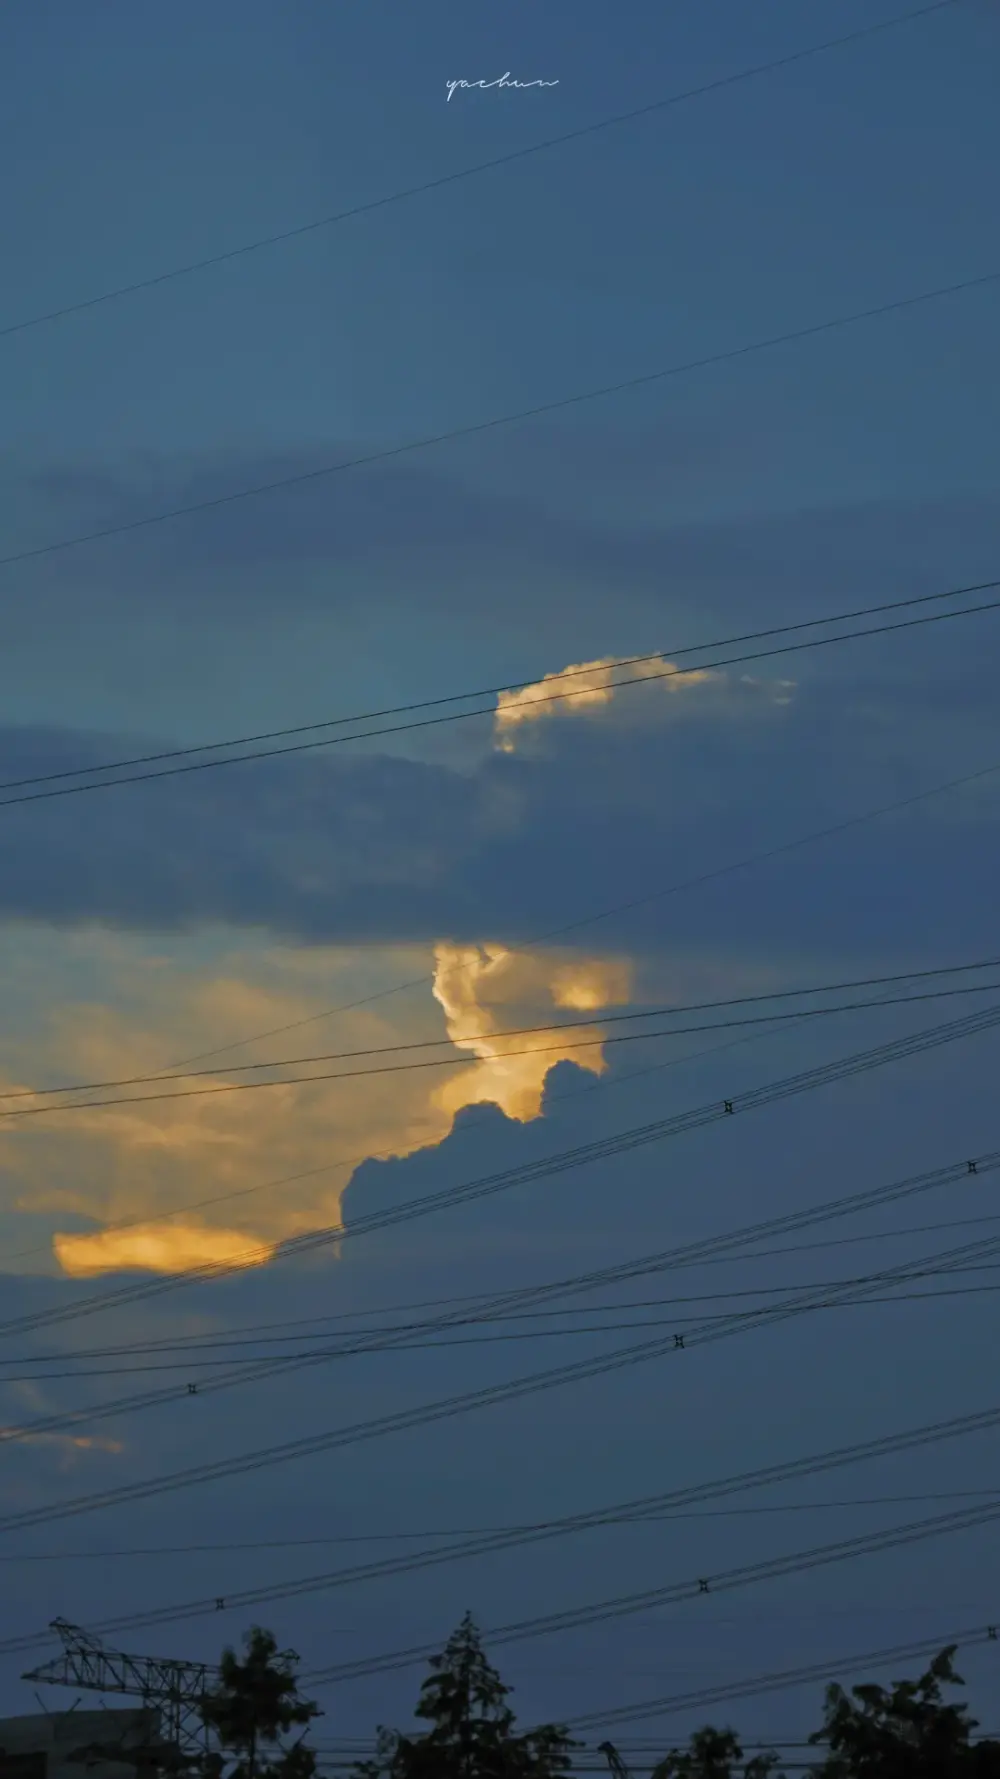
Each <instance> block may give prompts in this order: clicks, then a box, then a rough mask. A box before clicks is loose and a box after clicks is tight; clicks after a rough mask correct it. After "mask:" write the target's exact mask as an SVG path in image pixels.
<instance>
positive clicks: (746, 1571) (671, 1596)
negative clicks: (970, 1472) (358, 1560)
mask: <svg viewBox="0 0 1000 1779" xmlns="http://www.w3.org/2000/svg"><path fill="white" fill-rule="evenodd" d="M997 1519H1000V1502H993V1503H990V1504H988V1505H985V1506H982V1507H969V1508H961V1509H957V1510H955V1511H954V1512H953V1513H950V1514H937V1515H934V1516H933V1517H931V1518H928V1519H923V1520H914V1521H911V1522H910V1523H909V1524H907V1525H903V1526H895V1527H892V1528H891V1529H887V1530H883V1531H880V1532H868V1533H864V1534H862V1535H861V1536H860V1537H856V1538H841V1539H838V1540H837V1541H836V1542H835V1543H831V1544H821V1545H813V1546H812V1547H811V1548H810V1549H808V1550H804V1551H796V1552H795V1553H793V1554H792V1555H790V1556H785V1557H772V1558H770V1559H768V1560H767V1561H765V1562H762V1563H746V1564H742V1565H740V1566H739V1567H738V1568H732V1569H725V1570H722V1571H721V1572H720V1573H718V1574H715V1575H710V1576H707V1577H701V1578H699V1579H696V1580H692V1581H682V1582H668V1583H666V1584H665V1585H661V1586H659V1587H655V1588H645V1589H643V1590H642V1592H640V1593H632V1594H621V1595H618V1596H617V1597H616V1598H614V1599H610V1600H600V1601H596V1602H595V1603H594V1604H593V1605H591V1606H578V1607H571V1608H569V1609H568V1610H567V1611H564V1612H552V1613H546V1614H544V1615H539V1616H537V1617H534V1618H527V1619H522V1620H520V1621H519V1622H517V1623H515V1624H510V1625H500V1626H498V1627H497V1628H496V1629H491V1630H489V1631H487V1632H486V1633H485V1635H486V1637H487V1638H488V1639H489V1642H490V1645H491V1646H495V1645H497V1644H501V1643H517V1642H522V1641H523V1640H524V1639H526V1638H531V1637H544V1636H550V1635H552V1634H553V1633H555V1632H559V1631H568V1630H575V1629H577V1628H579V1627H581V1626H583V1625H593V1624H604V1623H607V1622H608V1620H610V1619H613V1618H625V1617H628V1616H630V1615H631V1614H632V1613H635V1612H641V1611H643V1610H644V1609H645V1608H647V1607H650V1606H666V1605H671V1604H674V1603H678V1602H680V1601H687V1600H695V1599H698V1598H700V1597H702V1596H704V1595H712V1594H720V1593H728V1592H731V1591H732V1590H733V1589H736V1588H742V1587H749V1586H753V1585H755V1584H756V1583H757V1582H759V1581H770V1580H775V1579H778V1578H781V1577H783V1576H786V1575H800V1574H803V1573H804V1572H806V1571H809V1570H812V1569H818V1568H822V1567H825V1566H826V1565H827V1564H830V1563H839V1562H844V1561H846V1560H848V1559H850V1558H851V1557H859V1556H875V1555H879V1554H880V1553H881V1552H882V1551H886V1550H898V1549H899V1548H900V1547H902V1546H905V1545H909V1544H919V1543H922V1542H923V1541H924V1540H925V1539H927V1538H937V1537H941V1536H942V1535H943V1534H945V1533H948V1532H962V1531H968V1530H972V1529H974V1528H976V1527H979V1526H986V1525H990V1524H992V1523H993V1522H994V1521H995V1520H997ZM437 1653H438V1649H437V1645H436V1644H420V1645H418V1646H416V1647H413V1648H410V1649H400V1650H393V1651H391V1652H388V1653H387V1654H385V1655H382V1656H372V1657H370V1658H369V1659H368V1660H362V1661H352V1662H338V1663H335V1664H333V1665H332V1666H331V1667H329V1668H322V1669H316V1670H313V1671H312V1672H311V1673H309V1674H307V1675H305V1676H304V1677H303V1678H304V1679H306V1680H308V1681H311V1682H316V1681H329V1680H336V1681H343V1680H354V1679H360V1678H361V1677H362V1676H367V1675H371V1674H387V1673H391V1672H394V1671H395V1670H397V1669H400V1668H409V1667H412V1666H413V1664H414V1663H416V1662H422V1661H426V1660H429V1659H430V1658H431V1657H432V1656H435V1655H437Z"/></svg>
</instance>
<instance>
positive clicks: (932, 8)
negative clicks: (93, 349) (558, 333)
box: [0, 0, 957, 339]
mask: <svg viewBox="0 0 1000 1779" xmlns="http://www.w3.org/2000/svg"><path fill="white" fill-rule="evenodd" d="M956 3H957V0H934V3H933V4H931V5H924V6H918V7H914V8H911V9H910V10H909V11H908V12H903V13H897V14H896V15H895V16H894V17H893V18H890V19H882V20H881V21H880V22H879V23H878V24H875V25H865V26H863V27H862V28H861V29H860V30H857V31H848V32H845V33H844V34H843V35H841V36H839V37H831V38H827V39H826V40H825V41H824V42H822V43H814V44H810V45H808V46H807V47H806V48H805V49H799V50H793V51H791V52H790V53H789V54H787V55H783V56H775V57H772V58H771V60H769V61H767V62H757V63H755V64H754V65H753V66H752V67H750V68H741V69H739V70H738V71H737V72H736V73H733V74H724V75H721V76H719V77H717V78H716V79H715V80H709V81H703V82H702V83H701V84H700V85H698V86H693V87H686V88H684V89H683V90H682V91H680V92H677V93H670V94H668V95H667V96H666V97H665V98H662V99H654V100H652V101H651V102H650V103H649V104H646V105H638V106H635V107H633V108H632V109H631V110H629V111H619V112H617V113H615V114H614V116H612V117H605V118H600V119H599V120H598V121H597V122H596V123H592V124H584V125H583V126H582V127H580V128H578V129H574V130H564V131H562V132H561V133H560V134H559V135H558V136H548V137H546V138H545V139H544V140H543V141H541V142H535V143H532V144H530V146H528V147H526V148H514V149H510V150H508V152H507V153H505V154H501V155H496V156H494V157H493V158H492V159H491V160H487V161H478V162H476V163H475V164H474V165H473V166H471V167H463V168H461V169H460V170H459V171H457V172H454V173H444V174H441V175H439V176H438V177H437V178H435V179H426V180H424V181H422V182H421V184H419V185H411V186H406V187H404V188H403V190H401V191H396V192H390V193H388V194H386V195H384V196H383V197H381V198H372V199H370V200H369V201H368V202H367V203H364V204H354V205H352V206H351V207H350V208H349V209H347V210H338V211H334V212H333V213H332V214H330V215H328V216H320V217H317V218H315V219H314V220H313V221H312V222H306V223H300V224H299V225H298V226H297V227H295V228H290V229H281V230H280V231H279V232H278V233H276V234H271V235H262V236H259V237H258V238H257V239H256V240H254V241H247V242H244V243H243V245H242V246H241V247H230V248H228V249H226V250H224V251H223V252H220V253H213V254H209V255H208V256H207V257H205V258H204V259H198V260H191V261H189V262H188V263H187V264H186V265H182V266H174V267H172V268H171V269H170V270H168V271H166V272H157V273H155V274H154V275H153V276H152V277H150V278H140V279H137V280H135V281H134V282H133V283H131V284H121V285H118V286H117V287H116V288H114V289H112V290H106V291H103V292H102V293H101V294H100V295H99V296H96V297H85V298H84V299H83V300H82V301H79V302H75V303H64V304H62V305H61V306H60V307H59V308H58V309H50V310H48V311H47V312H46V313H45V314H42V315H33V316H29V317H28V318H27V319H26V320H24V321H14V322H10V323H8V325H7V326H6V327H2V328H0V339H2V338H5V337H6V336H8V335H10V334H18V333H24V332H26V331H27V330H28V329H29V328H36V327H43V326H45V325H46V324H47V323H50V322H53V321H61V320H63V319H64V318H65V317H66V316H68V315H78V314H81V313H82V312H83V311H85V310H87V309H96V308H99V307H100V306H101V305H103V304H104V303H110V302H114V301H116V300H118V299H119V298H121V297H127V296H134V295H135V294H136V293H137V292H139V291H142V290H153V289H155V288H156V287H157V286H159V285H162V284H168V283H172V282H173V281H175V280H176V279H178V278H187V277H190V276H191V275H192V273H195V272H204V271H207V270H208V269H209V268H210V267H212V266H221V265H226V264H229V263H231V262H232V261H233V260H237V259H244V258H246V257H247V256H248V255H249V254H251V253H259V252H260V251H261V249H263V248H266V247H277V246H280V245H283V244H284V243H285V242H287V241H295V240H301V239H302V238H303V237H304V236H306V235H311V234H315V233H317V232H318V231H319V230H320V229H327V228H332V227H333V226H334V225H335V224H337V223H341V222H348V221H350V220H351V219H352V218H354V217H358V216H367V215H369V214H370V213H371V212H372V211H374V210H385V209H387V208H388V207H389V206H390V205H392V204H400V203H403V202H404V200H406V199H407V198H415V197H419V196H422V195H423V194H424V193H426V192H432V191H439V190H441V189H442V188H443V187H445V186H449V185H456V184H458V183H459V182H460V181H462V180H465V179H472V178H474V177H475V176H476V175H478V174H480V173H486V172H490V171H492V170H493V169H495V168H497V167H505V166H509V165H510V164H511V163H513V162H515V161H521V160H525V159H527V158H528V157H529V156H530V155H535V154H542V153H544V152H545V151H546V150H548V149H550V148H558V147H562V146H563V145H564V144H565V143H567V142H578V141H581V140H582V139H583V138H585V137H588V136H595V135H597V134H598V133H599V132H600V131H603V130H610V129H614V128H616V127H617V126H619V125H621V124H626V123H633V122H634V121H635V120H636V119H637V118H640V117H651V116H653V115H654V114H655V113H656V112H658V111H666V110H668V109H669V108H670V107H672V106H674V105H680V104H683V103H684V102H685V101H687V100H689V99H697V98H702V97H704V96H705V95H706V94H708V93H715V92H721V91H723V90H724V89H725V88H727V87H731V86H736V85H738V84H739V83H740V82H742V81H746V80H752V79H755V78H757V77H758V76H760V75H762V74H772V73H775V72H777V71H778V70H779V69H782V68H789V67H792V66H793V65H794V64H795V63H797V62H803V61H807V60H809V59H810V58H811V57H813V56H818V55H822V54H823V53H825V52H826V51H827V50H831V49H842V48H846V47H847V46H848V45H849V44H853V43H860V42H861V41H863V39H865V38H867V37H874V36H876V35H877V34H879V33H881V32H884V31H891V30H893V29H895V28H896V27H897V26H899V25H905V24H909V23H911V22H912V21H914V20H916V19H921V18H926V17H927V16H928V15H929V14H931V13H935V12H945V11H947V10H948V9H949V8H950V7H952V6H954V5H955V4H956Z"/></svg>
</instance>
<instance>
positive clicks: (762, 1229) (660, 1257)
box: [0, 1151, 1000, 1444]
mask: <svg viewBox="0 0 1000 1779" xmlns="http://www.w3.org/2000/svg"><path fill="white" fill-rule="evenodd" d="M998 1167H1000V1151H996V1152H995V1153H991V1154H988V1155H984V1156H980V1157H978V1158H976V1159H975V1160H973V1161H966V1162H961V1163H951V1164H950V1165H948V1166H946V1167H944V1168H937V1169H934V1170H932V1171H931V1172H929V1173H923V1174H917V1175H914V1176H910V1177H909V1178H907V1179H904V1180H901V1181H894V1182H892V1183H891V1184H890V1185H888V1186H881V1187H875V1188H870V1189H868V1190H867V1191H863V1192H859V1193H852V1194H849V1195H848V1196H847V1197H846V1198H840V1199H834V1200H828V1201H827V1202H826V1203H824V1204H820V1205H818V1206H815V1207H812V1208H810V1209H807V1210H802V1211H795V1212H790V1213H785V1214H784V1215H783V1216H781V1217H778V1218H771V1219H769V1220H767V1221H764V1222H759V1223H756V1224H751V1225H749V1226H748V1227H744V1228H742V1229H737V1230H735V1231H729V1232H727V1233H725V1234H723V1235H721V1236H710V1237H707V1238H704V1239H703V1240H701V1241H699V1242H694V1243H689V1244H687V1246H685V1247H681V1248H667V1249H665V1250H661V1251H659V1252H656V1253H652V1254H643V1255H640V1256H639V1257H638V1259H635V1260H631V1261H625V1262H621V1263H618V1264H616V1265H612V1266H609V1267H604V1268H600V1269H598V1270H596V1271H593V1272H588V1273H583V1274H577V1275H575V1276H572V1277H570V1278H568V1279H567V1278H564V1279H559V1280H556V1281H549V1282H548V1283H546V1284H544V1285H534V1286H522V1287H520V1288H519V1289H517V1290H514V1291H508V1292H504V1293H501V1294H500V1295H499V1296H494V1297H491V1298H487V1299H485V1300H484V1299H482V1298H480V1299H479V1301H478V1303H477V1304H476V1306H475V1307H474V1308H471V1309H470V1308H467V1307H462V1308H460V1309H458V1310H455V1311H452V1312H451V1313H449V1314H445V1315H442V1316H438V1317H436V1318H432V1319H430V1320H426V1321H424V1322H422V1323H416V1324H410V1325H409V1326H404V1327H399V1326H397V1327H396V1328H394V1329H392V1330H390V1331H389V1332H388V1333H380V1332H379V1331H378V1330H377V1329H375V1330H371V1329H369V1330H360V1331H358V1332H357V1333H356V1334H355V1336H354V1341H353V1344H352V1345H349V1346H340V1347H338V1348H336V1349H330V1348H327V1349H323V1350H321V1351H319V1352H318V1353H315V1354H312V1355H306V1356H303V1355H293V1356H291V1357H280V1356H273V1357H269V1358H267V1359H263V1360H261V1359H256V1360H252V1361H250V1362H249V1363H248V1364H246V1365H243V1366H241V1367H239V1368H237V1369H234V1370H232V1371H228V1372H224V1373H223V1374H222V1375H221V1376H216V1377H214V1378H209V1379H207V1380H204V1379H203V1380H202V1381H200V1382H199V1383H198V1384H197V1385H193V1384H192V1383H191V1382H190V1381H188V1380H184V1381H182V1382H179V1383H176V1384H170V1385H166V1386H163V1387H159V1388H156V1389H154V1390H151V1391H150V1390H146V1391H144V1392H140V1393H138V1394H136V1395H133V1396H125V1397H118V1398H116V1399H112V1400H111V1401H110V1402H105V1403H103V1404H99V1405H97V1406H94V1407H90V1408H87V1409H68V1410H60V1411H59V1412H57V1413H54V1414H49V1415H47V1416H45V1417H42V1418H36V1419H35V1420H33V1421H30V1422H27V1423H25V1424H23V1425H21V1426H13V1427H7V1428H4V1429H3V1430H2V1431H0V1444H2V1443H4V1442H5V1441H16V1440H20V1439H25V1438H28V1439H30V1438H32V1437H37V1435H38V1434H40V1433H53V1432H59V1431H62V1430H64V1429H66V1428H68V1427H79V1426H80V1425H81V1424H91V1423H93V1422H94V1421H97V1420H107V1419H109V1418H113V1417H114V1416H116V1415H120V1414H126V1413H127V1414H133V1413H137V1412H140V1411H142V1410H144V1409H147V1408H159V1407H162V1406H164V1405H165V1404H167V1403H169V1402H176V1401H181V1400H185V1399H186V1398H187V1397H188V1396H190V1395H192V1394H197V1395H200V1396H206V1395H214V1394H216V1393H217V1392H218V1391H220V1390H228V1389H232V1388H235V1387H237V1386H239V1385H240V1384H244V1383H256V1382H259V1381H261V1380H262V1379H271V1378H273V1377H275V1376H277V1375H279V1374H280V1375H284V1374H286V1373H289V1372H293V1371H299V1370H303V1369H305V1368H308V1367H310V1366H312V1365H315V1364H325V1363H327V1362H329V1361H330V1360H336V1359H339V1358H345V1357H353V1356H356V1355H357V1354H360V1353H372V1352H375V1353H382V1352H386V1351H392V1350H393V1349H396V1348H399V1347H403V1348H406V1349H407V1350H413V1349H414V1348H415V1347H416V1346H417V1345H418V1344H419V1336H420V1335H421V1334H423V1333H428V1334H432V1335H433V1334H437V1333H440V1332H442V1331H443V1330H447V1329H454V1328H463V1327H467V1326H470V1325H479V1324H482V1323H483V1322H484V1321H487V1320H489V1319H494V1320H497V1319H505V1318H506V1317H507V1315H508V1314H510V1313H511V1312H514V1311H518V1310H521V1309H523V1307H524V1306H526V1305H528V1304H537V1303H539V1302H544V1301H549V1300H552V1299H557V1298H559V1297H560V1296H572V1295H574V1294H577V1293H587V1292H592V1291H594V1290H599V1289H602V1288H604V1287H606V1286H608V1285H613V1284H618V1283H621V1282H623V1281H625V1280H628V1279H630V1278H645V1277H649V1276H650V1275H651V1274H654V1273H663V1272H665V1271H669V1270H671V1269H677V1268H682V1267H686V1266H692V1265H695V1266H697V1265H701V1264H703V1263H704V1260H705V1259H706V1258H712V1257H714V1256H717V1255H718V1254H719V1253H720V1252H725V1251H726V1250H727V1249H728V1250H730V1252H732V1251H733V1250H739V1249H740V1248H741V1247H742V1248H746V1247H751V1246H753V1245H754V1244H756V1243H757V1242H759V1241H760V1240H761V1239H762V1237H764V1236H766V1235H767V1234H769V1233H772V1232H774V1231H775V1230H779V1229H780V1230H786V1229H790V1228H803V1227H806V1228H808V1227H809V1226H810V1225H813V1224H818V1223H823V1222H828V1221H831V1220H835V1219H837V1218H839V1217H842V1216H850V1215H854V1214H856V1213H857V1212H858V1211H859V1210H873V1209H875V1208H881V1207H882V1206H884V1205H886V1204H891V1203H896V1202H898V1201H900V1200H901V1199H904V1198H909V1197H912V1196H913V1195H914V1194H916V1193H923V1192H927V1191H930V1190H933V1189H935V1188H943V1187H945V1186H947V1185H954V1184H956V1183H957V1182H958V1181H959V1180H963V1179H965V1178H967V1177H968V1176H969V1175H971V1174H975V1175H976V1176H977V1177H979V1178H982V1177H985V1175H986V1174H988V1173H990V1172H993V1171H995V1170H996V1169H997V1168H998ZM998 1240H1000V1238H986V1239H985V1240H984V1241H979V1242H975V1243H972V1244H967V1245H966V1248H965V1249H963V1250H961V1251H960V1252H961V1254H963V1255H967V1256H968V1257H969V1258H974V1257H976V1256H977V1255H979V1254H986V1253H989V1254H992V1252H993V1251H994V1247H995V1246H996V1243H997V1241H998ZM751 1257H752V1258H755V1256H751ZM921 1264H922V1263H921V1262H920V1261H919V1260H916V1261H910V1262H907V1263H906V1265H905V1268H904V1269H903V1276H905V1278H906V1279H907V1280H911V1279H913V1278H918V1277H920V1276H921V1272H920V1268H921ZM936 1270H940V1268H937V1269H936ZM945 1270H948V1271H954V1270H955V1268H954V1267H953V1266H950V1265H949V1266H948V1267H947V1268H946V1269H945ZM899 1272H900V1269H899V1268H892V1269H889V1270H888V1272H886V1270H885V1269H883V1270H882V1271H881V1272H879V1273H877V1274H874V1275H872V1274H869V1275H867V1276H866V1279H865V1280H862V1281H852V1283H854V1282H856V1283H859V1284H860V1285H870V1286H871V1288H874V1285H877V1284H878V1282H880V1281H882V1280H883V1279H885V1278H886V1277H893V1278H895V1277H896V1276H897V1275H898V1274H899ZM872 1281H874V1285H871V1282H872ZM827 1288H828V1287H827V1286H825V1285H824V1286H823V1287H817V1289H821V1290H826V1289H827ZM864 1294H865V1295H870V1289H869V1290H866V1291H865V1293H864ZM778 1307H779V1308H780V1307H781V1306H778ZM817 1307H828V1306H827V1305H826V1304H823V1305H821V1306H817ZM720 1320H721V1321H725V1322H726V1323H727V1325H728V1322H729V1321H730V1320H731V1318H720ZM740 1320H741V1319H740V1318H737V1322H739V1321H740ZM674 1325H676V1319H675V1324H674ZM690 1338H691V1337H689V1336H687V1335H685V1339H690ZM681 1344H683V1343H681ZM14 1363H16V1361H14ZM192 1369H193V1368H192ZM571 1369H572V1368H571Z"/></svg>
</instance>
